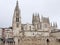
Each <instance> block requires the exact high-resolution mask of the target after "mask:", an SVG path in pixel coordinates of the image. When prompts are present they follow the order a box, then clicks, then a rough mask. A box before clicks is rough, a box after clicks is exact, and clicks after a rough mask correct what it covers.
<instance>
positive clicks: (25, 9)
mask: <svg viewBox="0 0 60 45" xmlns="http://www.w3.org/2000/svg"><path fill="white" fill-rule="evenodd" d="M16 1H17V0H0V27H9V26H11V25H12V17H13V13H14V8H15V6H16ZM18 1H19V8H20V10H21V18H22V23H31V22H32V14H33V13H35V12H37V13H39V14H40V17H41V16H45V17H49V19H50V22H57V24H58V27H60V0H18Z"/></svg>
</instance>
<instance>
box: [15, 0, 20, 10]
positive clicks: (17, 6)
mask: <svg viewBox="0 0 60 45" xmlns="http://www.w3.org/2000/svg"><path fill="white" fill-rule="evenodd" d="M15 10H19V5H18V0H17V1H16V8H15Z"/></svg>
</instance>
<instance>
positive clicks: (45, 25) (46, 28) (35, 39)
mask: <svg viewBox="0 0 60 45" xmlns="http://www.w3.org/2000/svg"><path fill="white" fill-rule="evenodd" d="M0 33H1V34H0V44H1V45H60V29H58V28H57V23H53V24H52V23H50V20H49V18H48V17H43V16H42V17H41V18H40V17H39V14H38V13H34V14H33V16H32V24H29V23H27V24H22V22H21V10H20V9H19V4H18V1H17V3H16V7H15V10H14V15H13V20H12V27H8V28H0Z"/></svg>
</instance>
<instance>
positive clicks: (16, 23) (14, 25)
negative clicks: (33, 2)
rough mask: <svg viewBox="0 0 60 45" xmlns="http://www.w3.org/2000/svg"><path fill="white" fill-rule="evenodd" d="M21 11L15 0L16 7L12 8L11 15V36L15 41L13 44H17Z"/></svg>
mask: <svg viewBox="0 0 60 45" xmlns="http://www.w3.org/2000/svg"><path fill="white" fill-rule="evenodd" d="M20 14H21V12H20V9H19V6H18V1H17V2H16V7H15V10H14V15H13V22H12V28H13V37H14V41H15V45H18V40H19V36H20V35H19V34H20V31H21V15H20Z"/></svg>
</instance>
